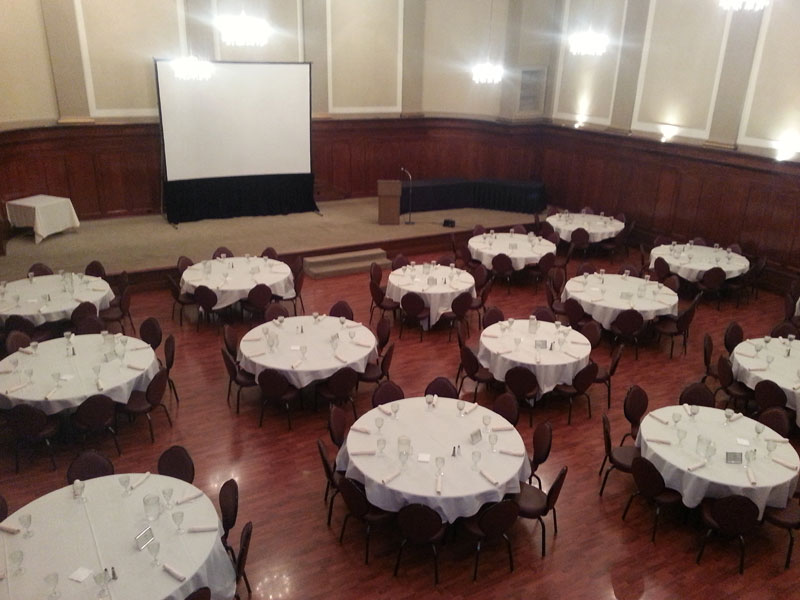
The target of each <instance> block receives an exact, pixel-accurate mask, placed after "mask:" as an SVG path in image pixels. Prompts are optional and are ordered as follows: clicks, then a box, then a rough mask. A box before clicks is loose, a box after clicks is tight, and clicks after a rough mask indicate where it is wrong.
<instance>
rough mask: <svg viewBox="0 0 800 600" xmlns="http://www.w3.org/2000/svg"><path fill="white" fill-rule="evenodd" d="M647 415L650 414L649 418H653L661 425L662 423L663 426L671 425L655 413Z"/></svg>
mask: <svg viewBox="0 0 800 600" xmlns="http://www.w3.org/2000/svg"><path fill="white" fill-rule="evenodd" d="M647 414H648V416H651V417H653V418H654V419H655V420H656V421H658V422H659V423H662V424H663V425H669V421H667V420H666V419H662V418H661V417H659V416H658V415H657V414H655V413H647Z"/></svg>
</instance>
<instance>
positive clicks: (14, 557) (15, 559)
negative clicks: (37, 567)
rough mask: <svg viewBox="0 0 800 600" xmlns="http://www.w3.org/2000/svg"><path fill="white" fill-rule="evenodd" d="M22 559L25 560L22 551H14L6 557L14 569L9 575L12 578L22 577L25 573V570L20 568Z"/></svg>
mask: <svg viewBox="0 0 800 600" xmlns="http://www.w3.org/2000/svg"><path fill="white" fill-rule="evenodd" d="M23 558H25V555H24V554H23V553H22V550H14V551H13V552H10V553H9V555H8V560H9V562H10V563H11V566H12V567H14V570H13V571H12V572H11V575H13V576H14V577H16V576H18V575H22V574H23V573H24V572H25V569H23V568H22V559H23Z"/></svg>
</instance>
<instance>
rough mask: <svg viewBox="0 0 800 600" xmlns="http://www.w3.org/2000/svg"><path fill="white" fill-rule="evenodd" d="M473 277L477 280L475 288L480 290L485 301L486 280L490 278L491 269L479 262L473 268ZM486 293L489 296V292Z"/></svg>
mask: <svg viewBox="0 0 800 600" xmlns="http://www.w3.org/2000/svg"><path fill="white" fill-rule="evenodd" d="M472 278H473V279H474V280H475V289H476V290H480V292H481V297H482V298H483V300H484V302H485V301H486V298H485V297H484V290H485V288H486V282H487V281H488V280H489V270H488V269H487V268H486V267H484V266H483V265H482V264H480V263H479V264H477V265H475V268H474V269H472ZM490 289H491V288H490ZM486 295H487V296H488V292H486Z"/></svg>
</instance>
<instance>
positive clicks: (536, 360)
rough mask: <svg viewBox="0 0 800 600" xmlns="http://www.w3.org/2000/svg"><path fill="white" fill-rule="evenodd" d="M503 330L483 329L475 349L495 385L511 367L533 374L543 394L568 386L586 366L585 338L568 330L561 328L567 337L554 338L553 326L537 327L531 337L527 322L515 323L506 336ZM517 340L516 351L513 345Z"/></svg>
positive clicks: (495, 327)
mask: <svg viewBox="0 0 800 600" xmlns="http://www.w3.org/2000/svg"><path fill="white" fill-rule="evenodd" d="M504 323H507V322H504ZM503 326H504V325H503V324H501V323H495V324H494V325H492V326H491V327H487V328H486V329H484V330H483V333H481V340H480V345H479V347H478V360H479V361H480V362H481V364H482V365H483V366H484V367H486V368H488V369H489V370H490V371H491V372H492V375H494V377H495V379H497V380H498V381H504V380H505V377H506V372H507V371H508V370H509V369H510V368H511V367H516V366H523V367H528V368H530V369H531V370H532V371H533V372H534V373H536V379H537V380H538V381H539V390H540V392H541V393H542V394H544V393H545V392H549V391H550V390H552V389H553V388H554V387H556V385H558V384H559V383H571V382H572V378H573V377H575V374H576V373H577V372H578V371H580V370H581V369H582V368H583V367H585V366H586V365H587V364H589V354H590V352H591V350H592V346H591V344H590V343H589V340H587V339H586V337H585V336H584V335H582V334H580V333H578V332H577V331H575V330H573V329H571V328H570V329H567V328H566V327H562V328H561V330H563V331H565V332H567V333H568V335H567V336H566V337H563V336H560V334H556V328H555V325H554V324H553V323H547V322H544V321H540V322H538V323H537V325H536V331H535V332H534V333H531V332H530V331H529V328H530V322H529V320H528V319H516V320H514V323H513V325H511V327H510V328H509V329H508V330H506V331H505V332H504V331H503ZM559 337H561V338H562V339H564V340H565V341H564V344H563V346H561V347H559V344H558V341H557V340H558V338H559ZM517 338H519V339H520V344H519V347H517V346H516V342H515V340H516V339H517ZM536 342H539V344H540V345H543V344H546V346H547V348H546V349H543V348H539V349H537V348H536V347H535V345H536ZM551 348H552V350H551ZM567 353H568V354H567Z"/></svg>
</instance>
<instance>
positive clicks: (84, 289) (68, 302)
mask: <svg viewBox="0 0 800 600" xmlns="http://www.w3.org/2000/svg"><path fill="white" fill-rule="evenodd" d="M4 292H5V293H3V290H2V287H1V286H0V321H5V319H6V318H7V317H9V316H11V315H21V316H23V317H25V318H26V319H29V320H31V321H33V324H34V325H42V324H43V323H46V322H52V321H62V320H64V319H69V318H70V316H71V315H72V311H73V310H75V307H76V306H78V304H80V303H81V302H91V303H92V304H94V305H95V306H96V307H97V310H98V311H100V310H103V309H106V308H108V306H109V303H110V302H111V300H112V299H113V298H114V293H113V292H112V291H111V288H110V287H109V285H108V283H106V282H105V281H104V280H103V279H101V278H100V277H91V276H89V275H84V274H83V273H77V274H76V273H64V274H63V275H42V276H39V277H33V278H32V279H19V280H17V281H11V282H9V283H8V284H6V286H5V290H4Z"/></svg>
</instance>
